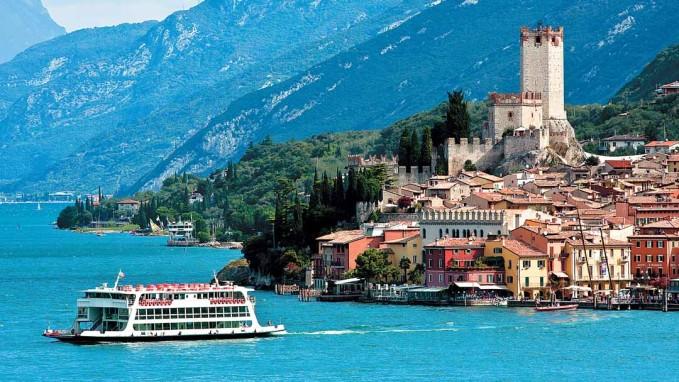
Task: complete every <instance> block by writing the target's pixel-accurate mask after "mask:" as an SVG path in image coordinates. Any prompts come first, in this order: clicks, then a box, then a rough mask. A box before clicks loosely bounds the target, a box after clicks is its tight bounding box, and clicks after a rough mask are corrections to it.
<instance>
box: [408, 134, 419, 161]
mask: <svg viewBox="0 0 679 382" xmlns="http://www.w3.org/2000/svg"><path fill="white" fill-rule="evenodd" d="M408 154H409V158H408V166H416V165H418V164H419V162H420V140H419V138H418V137H417V129H413V133H412V134H411V135H410V152H409V153H408Z"/></svg>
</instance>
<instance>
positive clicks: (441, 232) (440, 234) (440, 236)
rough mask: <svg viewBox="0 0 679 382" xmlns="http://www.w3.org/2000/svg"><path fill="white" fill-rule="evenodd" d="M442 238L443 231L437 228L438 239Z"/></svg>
mask: <svg viewBox="0 0 679 382" xmlns="http://www.w3.org/2000/svg"><path fill="white" fill-rule="evenodd" d="M442 237H443V230H442V229H441V228H439V238H442Z"/></svg>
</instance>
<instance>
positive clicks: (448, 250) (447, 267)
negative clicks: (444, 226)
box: [424, 237, 504, 287]
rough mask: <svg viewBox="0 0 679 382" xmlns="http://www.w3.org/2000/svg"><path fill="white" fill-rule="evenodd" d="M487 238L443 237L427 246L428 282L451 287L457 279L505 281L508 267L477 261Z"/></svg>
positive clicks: (426, 279) (425, 274) (425, 252)
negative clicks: (505, 269)
mask: <svg viewBox="0 0 679 382" xmlns="http://www.w3.org/2000/svg"><path fill="white" fill-rule="evenodd" d="M484 247H485V240H469V239H453V238H445V237H444V238H442V239H439V240H436V241H434V242H433V243H430V244H427V245H426V246H425V247H424V262H425V263H424V267H425V273H424V277H425V284H426V285H427V286H432V287H448V286H450V285H451V284H453V283H455V282H457V281H472V282H477V283H479V284H503V283H504V268H503V267H502V265H501V264H500V266H497V267H496V266H492V265H491V266H489V265H487V264H480V263H478V262H477V260H479V258H480V257H482V256H483V253H484Z"/></svg>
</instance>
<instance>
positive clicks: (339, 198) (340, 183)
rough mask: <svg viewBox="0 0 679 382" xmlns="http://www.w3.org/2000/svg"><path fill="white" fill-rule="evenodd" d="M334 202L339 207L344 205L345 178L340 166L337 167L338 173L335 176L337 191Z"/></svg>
mask: <svg viewBox="0 0 679 382" xmlns="http://www.w3.org/2000/svg"><path fill="white" fill-rule="evenodd" d="M333 203H334V204H335V206H336V207H338V208H343V207H344V180H343V179H342V173H341V172H340V170H339V168H338V169H337V175H336V176H335V193H334V198H333Z"/></svg>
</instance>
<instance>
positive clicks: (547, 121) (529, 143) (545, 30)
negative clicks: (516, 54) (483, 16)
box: [446, 25, 584, 174]
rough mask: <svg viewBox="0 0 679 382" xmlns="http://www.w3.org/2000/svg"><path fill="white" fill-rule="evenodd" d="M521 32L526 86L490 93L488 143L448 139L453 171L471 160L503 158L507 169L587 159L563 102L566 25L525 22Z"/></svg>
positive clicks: (484, 131) (484, 132) (485, 131)
mask: <svg viewBox="0 0 679 382" xmlns="http://www.w3.org/2000/svg"><path fill="white" fill-rule="evenodd" d="M519 36H520V55H521V61H520V66H521V83H520V88H521V91H520V92H519V93H491V94H490V95H489V107H488V123H487V124H486V125H485V126H484V127H483V129H482V131H481V135H482V138H483V142H484V143H483V144H481V142H480V141H479V142H478V143H477V142H473V143H471V144H469V142H461V143H460V144H456V143H455V142H454V141H449V142H447V146H446V157H447V159H448V169H449V171H448V173H449V174H451V173H454V172H456V171H459V168H461V165H460V163H462V162H463V161H464V160H466V159H469V160H472V161H473V162H477V163H479V162H480V163H482V164H489V163H493V162H497V158H498V157H502V158H505V159H504V162H505V163H504V165H506V167H508V168H510V167H517V166H519V165H520V167H523V166H525V165H535V164H546V163H555V162H562V163H566V164H571V165H573V164H578V163H580V162H581V161H582V160H583V158H584V153H583V151H582V147H580V144H579V143H578V142H577V140H576V139H575V132H574V131H573V127H572V126H571V125H570V123H569V122H568V119H567V116H566V109H565V107H564V30H563V27H558V28H552V27H549V26H542V25H539V26H537V27H536V28H529V27H522V28H521V29H520V34H519ZM489 142H491V144H492V145H493V146H492V148H493V149H492V150H490V149H489V148H488V144H489ZM498 152H499V153H500V155H498Z"/></svg>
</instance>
